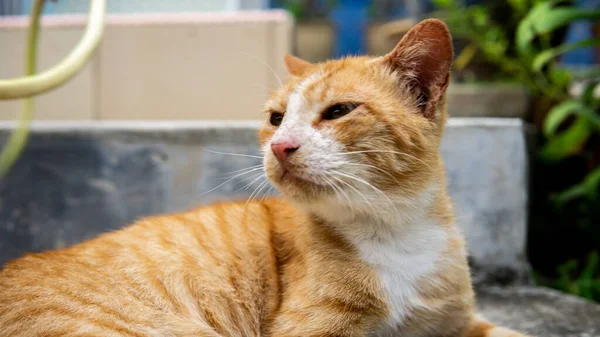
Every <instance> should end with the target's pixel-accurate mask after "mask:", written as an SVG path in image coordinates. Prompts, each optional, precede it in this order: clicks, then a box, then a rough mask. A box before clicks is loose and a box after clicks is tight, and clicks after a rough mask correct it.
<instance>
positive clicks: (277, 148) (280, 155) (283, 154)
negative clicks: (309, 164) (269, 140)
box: [271, 142, 300, 163]
mask: <svg viewBox="0 0 600 337" xmlns="http://www.w3.org/2000/svg"><path fill="white" fill-rule="evenodd" d="M299 148H300V144H298V143H294V142H281V143H277V144H271V151H273V154H274V155H275V157H277V160H279V162H280V163H283V162H285V161H286V160H287V158H288V156H289V155H291V154H292V153H294V152H296V150H298V149H299Z"/></svg>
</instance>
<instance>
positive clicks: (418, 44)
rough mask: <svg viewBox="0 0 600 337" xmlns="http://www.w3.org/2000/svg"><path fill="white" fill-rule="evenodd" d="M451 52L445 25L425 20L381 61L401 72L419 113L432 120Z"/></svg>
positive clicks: (444, 87)
mask: <svg viewBox="0 0 600 337" xmlns="http://www.w3.org/2000/svg"><path fill="white" fill-rule="evenodd" d="M453 55H454V51H453V48H452V37H451V36H450V32H449V31H448V27H447V26H446V24H445V23H443V22H442V21H440V20H436V19H429V20H424V21H422V22H421V23H419V24H417V25H416V26H415V27H413V28H412V29H411V30H410V31H409V32H408V33H406V35H405V36H404V37H403V38H402V40H401V41H400V43H398V45H397V46H396V48H394V50H393V51H392V52H390V53H389V54H387V55H385V56H384V57H383V62H384V64H386V65H387V66H389V67H391V68H392V69H394V70H396V71H398V72H399V73H400V74H402V75H403V76H402V81H403V82H405V83H403V84H405V85H406V86H408V87H409V88H411V90H412V91H413V94H414V95H415V97H416V98H417V101H418V104H419V106H421V108H422V111H423V114H424V115H425V116H426V117H428V118H430V119H434V118H435V111H436V106H437V104H438V102H440V100H441V99H442V97H443V95H444V94H445V92H446V88H447V87H448V83H449V79H450V67H451V65H452V59H453Z"/></svg>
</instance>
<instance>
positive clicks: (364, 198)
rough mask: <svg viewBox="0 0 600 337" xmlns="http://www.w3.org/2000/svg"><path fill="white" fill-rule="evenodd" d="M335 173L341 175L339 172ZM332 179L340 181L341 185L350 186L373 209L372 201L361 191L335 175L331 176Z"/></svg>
mask: <svg viewBox="0 0 600 337" xmlns="http://www.w3.org/2000/svg"><path fill="white" fill-rule="evenodd" d="M333 173H336V174H339V172H337V171H334V172H333ZM331 177H332V178H333V179H335V180H336V181H338V182H339V183H341V184H343V185H345V186H348V187H349V188H350V189H352V190H353V191H354V192H356V194H358V195H359V196H360V197H361V198H363V200H364V201H365V203H367V204H368V205H369V206H370V207H373V206H372V203H371V201H369V199H368V198H367V197H366V196H365V195H364V194H363V193H362V192H361V191H359V190H358V189H357V188H356V187H354V186H352V184H349V183H348V182H346V181H344V180H342V179H340V178H338V177H336V176H335V175H331Z"/></svg>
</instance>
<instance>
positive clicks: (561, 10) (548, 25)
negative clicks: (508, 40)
mask: <svg viewBox="0 0 600 337" xmlns="http://www.w3.org/2000/svg"><path fill="white" fill-rule="evenodd" d="M559 2H560V1H545V2H542V3H539V4H537V5H536V6H534V7H533V8H532V9H531V10H530V11H529V13H528V14H527V16H525V17H524V18H523V19H522V20H521V22H519V25H518V27H517V32H516V35H515V43H516V46H517V50H518V51H519V52H520V53H521V54H522V55H531V54H532V51H533V49H532V48H533V47H532V45H531V42H532V41H533V40H534V39H535V38H536V37H537V36H538V35H540V34H546V33H550V32H552V31H554V30H555V29H558V28H560V27H562V26H565V25H567V24H569V23H571V22H572V21H576V20H583V19H598V18H600V11H599V10H594V11H592V10H582V9H578V8H574V7H556V8H554V6H555V5H556V4H557V3H559Z"/></svg>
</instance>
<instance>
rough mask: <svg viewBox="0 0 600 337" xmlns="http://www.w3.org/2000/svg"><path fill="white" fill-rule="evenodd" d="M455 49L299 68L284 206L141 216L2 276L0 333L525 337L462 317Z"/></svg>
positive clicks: (287, 89)
mask: <svg viewBox="0 0 600 337" xmlns="http://www.w3.org/2000/svg"><path fill="white" fill-rule="evenodd" d="M452 54H453V50H452V45H451V39H450V35H449V33H448V30H447V28H446V26H445V25H444V24H443V23H442V22H440V21H437V20H426V21H423V22H422V23H420V24H419V25H417V26H416V27H415V28H413V29H412V30H411V31H410V32H409V33H408V34H407V35H406V36H405V37H404V38H403V39H402V41H401V42H400V43H399V44H398V46H397V47H396V48H395V49H394V50H393V51H392V52H391V53H390V54H388V55H385V56H382V57H376V58H369V57H351V58H346V59H342V60H334V61H328V62H325V63H322V64H314V65H313V64H310V63H308V62H305V61H302V60H299V59H297V58H294V57H292V56H288V57H286V64H287V67H288V70H289V72H290V74H291V75H292V76H291V79H290V80H289V82H288V83H287V85H286V86H284V87H283V88H281V89H279V90H278V91H277V92H276V93H274V95H273V97H272V98H271V99H269V101H268V102H267V103H266V111H267V113H268V114H267V118H266V119H267V120H266V121H265V124H264V126H263V127H262V128H261V130H260V133H259V139H260V143H261V146H262V148H263V151H264V170H265V174H266V176H267V178H268V179H269V180H270V181H271V183H272V184H273V185H275V187H277V188H278V189H279V190H280V191H281V192H282V193H283V194H284V198H269V199H265V200H262V201H251V202H229V203H217V204H213V205H210V206H205V207H201V208H198V209H194V210H190V211H187V212H182V213H178V214H170V215H163V216H154V217H148V218H145V219H142V220H140V221H138V222H137V223H135V224H132V225H131V226H128V227H126V228H124V229H122V230H120V231H116V232H113V233H107V234H104V235H101V236H99V237H97V238H95V239H93V240H90V241H87V242H83V243H81V244H78V245H75V246H72V247H69V248H65V249H61V250H57V251H49V252H44V253H39V254H28V255H26V256H24V257H22V258H19V259H17V260H15V261H12V262H10V263H8V264H7V265H5V266H4V268H3V269H2V271H0V336H2V337H13V336H19V337H21V336H22V337H38V336H39V337H42V336H44V337H54V336H115V337H116V336H119V337H123V336H135V337H138V336H139V337H142V336H190V337H191V336H215V337H216V336H232V337H237V336H239V337H251V336H263V337H271V336H272V337H334V336H336V337H351V336H352V337H354V336H365V337H366V336H379V337H384V336H403V337H413V336H419V337H523V336H524V335H523V334H520V333H517V332H514V331H511V330H508V329H504V328H500V327H496V326H494V325H493V324H491V323H488V322H486V321H485V320H483V319H480V318H478V317H477V316H476V315H475V313H474V294H473V290H472V285H471V280H470V276H469V268H468V265H467V259H466V251H465V246H464V242H463V238H462V236H461V234H460V233H459V232H458V230H457V228H456V226H455V223H454V218H453V215H452V206H451V203H450V200H449V198H448V195H447V192H446V182H445V177H444V170H443V162H442V159H441V156H440V154H439V143H440V140H441V136H442V134H443V131H444V124H445V121H446V118H447V113H446V107H445V91H446V88H447V85H448V82H449V71H450V65H451V62H452Z"/></svg>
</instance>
